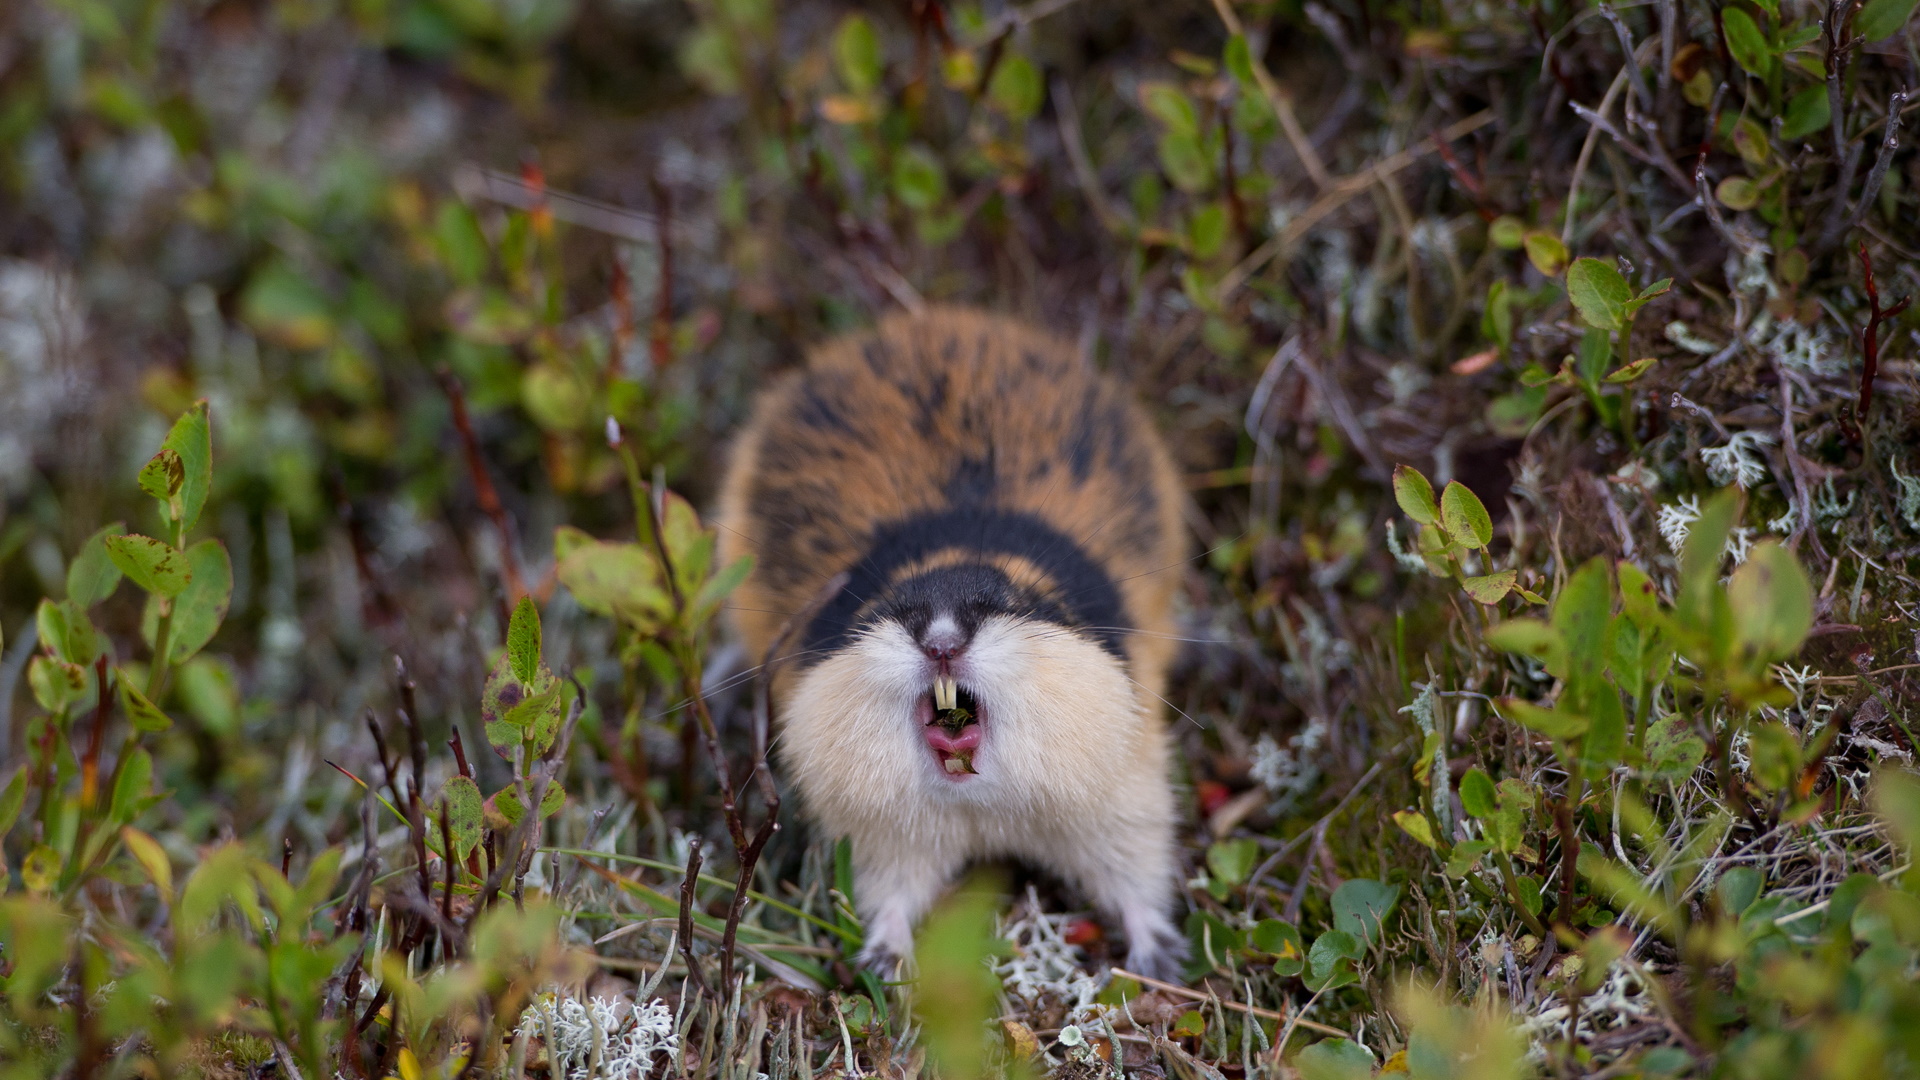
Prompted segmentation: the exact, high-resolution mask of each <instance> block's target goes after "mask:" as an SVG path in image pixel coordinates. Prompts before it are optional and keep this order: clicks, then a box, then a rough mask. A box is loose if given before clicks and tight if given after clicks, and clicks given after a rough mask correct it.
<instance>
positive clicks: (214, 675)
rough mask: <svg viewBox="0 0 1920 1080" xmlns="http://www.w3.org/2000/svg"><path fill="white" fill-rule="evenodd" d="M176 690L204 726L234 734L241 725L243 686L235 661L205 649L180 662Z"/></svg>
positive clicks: (226, 733) (219, 733) (189, 710)
mask: <svg viewBox="0 0 1920 1080" xmlns="http://www.w3.org/2000/svg"><path fill="white" fill-rule="evenodd" d="M174 691H175V693H177V694H178V695H179V697H180V700H181V702H182V703H183V704H185V705H186V707H187V711H188V712H189V713H191V714H193V718H194V719H195V720H198V721H200V726H201V727H203V728H205V729H206V730H207V731H208V732H210V733H211V734H214V735H232V734H234V733H235V732H237V731H238V730H239V726H240V686H239V682H238V680H237V679H235V677H234V674H233V665H232V664H230V663H227V662H226V661H225V660H221V659H216V658H214V657H211V656H208V655H206V654H205V653H202V654H201V655H199V656H196V657H194V658H193V659H192V660H189V661H187V662H186V663H184V664H182V665H180V670H179V674H178V675H177V676H176V680H175V682H174Z"/></svg>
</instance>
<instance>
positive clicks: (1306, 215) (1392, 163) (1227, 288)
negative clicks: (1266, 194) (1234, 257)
mask: <svg viewBox="0 0 1920 1080" xmlns="http://www.w3.org/2000/svg"><path fill="white" fill-rule="evenodd" d="M1493 120H1494V113H1493V110H1492V109H1482V110H1481V111H1479V112H1477V113H1474V114H1473V115H1472V116H1469V117H1467V118H1466V119H1464V120H1458V121H1455V122H1454V123H1452V124H1449V125H1448V126H1446V127H1445V128H1442V129H1441V130H1440V134H1439V135H1438V136H1437V138H1439V139H1440V140H1442V141H1444V142H1452V141H1453V140H1455V139H1458V138H1462V137H1464V136H1466V135H1470V134H1472V133H1473V132H1475V131H1478V130H1480V129H1481V128H1483V127H1485V126H1487V125H1488V124H1491V123H1493ZM1434 145H1435V144H1434V141H1433V139H1423V140H1421V141H1420V142H1417V143H1414V144H1413V145H1412V146H1409V147H1408V148H1407V149H1405V150H1402V151H1400V152H1399V153H1396V154H1393V155H1390V156H1388V157H1385V158H1382V159H1380V160H1379V161H1377V162H1375V163H1373V164H1372V165H1369V166H1367V167H1366V168H1364V169H1361V170H1360V171H1359V172H1356V173H1354V174H1353V175H1351V176H1347V177H1343V178H1341V179H1340V180H1337V181H1335V182H1334V183H1333V185H1332V186H1331V187H1329V188H1328V189H1327V190H1326V192H1324V193H1323V194H1322V195H1321V196H1320V197H1319V198H1317V199H1315V200H1314V201H1313V203H1312V205H1310V206H1308V207H1307V208H1306V209H1305V210H1302V211H1301V212H1300V214H1299V216H1297V217H1295V218H1293V219H1292V220H1291V221H1288V222H1287V227H1286V228H1284V229H1282V230H1280V232H1278V233H1276V234H1275V235H1273V236H1272V237H1270V238H1268V240H1267V242H1266V243H1264V244H1261V245H1260V246H1259V247H1257V248H1255V249H1254V250H1253V252H1252V253H1251V254H1249V255H1248V256H1247V257H1246V258H1244V259H1242V260H1240V262H1239V263H1238V264H1237V265H1235V266H1234V268H1233V269H1231V270H1229V271H1227V272H1226V273H1225V274H1223V275H1221V278H1220V283H1219V284H1218V285H1216V286H1215V287H1214V297H1215V299H1217V300H1219V301H1220V302H1221V303H1225V302H1226V301H1227V300H1228V299H1229V298H1231V297H1232V296H1233V294H1234V293H1236V292H1238V291H1239V289H1240V287H1241V286H1242V285H1245V284H1246V283H1247V279H1249V278H1251V277H1252V276H1253V275H1254V274H1256V273H1258V272H1259V271H1260V268H1261V267H1263V266H1265V265H1267V263H1269V262H1271V261H1272V260H1273V259H1274V257H1275V256H1277V255H1279V254H1280V253H1281V252H1283V251H1286V250H1288V249H1290V248H1292V247H1293V245H1295V244H1297V243H1299V242H1300V240H1301V238H1302V237H1304V236H1306V235H1307V233H1309V232H1312V231H1313V229H1314V227H1315V226H1317V225H1319V224H1320V223H1321V222H1322V221H1324V220H1326V219H1327V217H1329V216H1330V215H1332V214H1333V212H1334V211H1336V210H1338V209H1340V208H1341V207H1343V206H1345V205H1346V204H1347V203H1349V202H1351V201H1352V200H1353V198H1354V196H1356V195H1359V194H1361V193H1363V192H1365V191H1366V190H1367V189H1368V188H1371V187H1372V186H1373V185H1374V183H1375V182H1376V181H1378V180H1382V179H1385V178H1386V177H1389V176H1392V175H1393V174H1394V173H1397V172H1399V171H1400V170H1401V169H1404V168H1406V167H1407V166H1408V165H1411V164H1413V163H1414V162H1415V161H1418V160H1419V159H1421V158H1423V157H1425V156H1426V155H1428V154H1430V153H1433V148H1434Z"/></svg>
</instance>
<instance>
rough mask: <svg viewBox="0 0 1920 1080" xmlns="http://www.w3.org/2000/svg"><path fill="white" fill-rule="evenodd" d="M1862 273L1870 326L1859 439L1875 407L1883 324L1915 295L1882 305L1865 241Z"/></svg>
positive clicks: (1857, 416) (1856, 427)
mask: <svg viewBox="0 0 1920 1080" xmlns="http://www.w3.org/2000/svg"><path fill="white" fill-rule="evenodd" d="M1860 274H1861V276H1862V277H1863V278H1865V279H1866V286H1867V326H1866V329H1864V330H1862V331H1861V332H1860V356H1861V359H1862V361H1863V363H1862V364H1861V367H1860V404H1859V408H1858V409H1857V410H1855V413H1854V422H1853V424H1852V425H1850V426H1851V427H1852V430H1851V431H1850V432H1849V435H1850V436H1851V437H1852V439H1853V441H1854V442H1856V443H1857V442H1859V441H1860V440H1861V439H1862V437H1863V435H1864V431H1865V429H1866V426H1867V410H1869V409H1871V408H1873V380H1874V377H1875V376H1876V375H1878V374H1879V373H1880V324H1881V323H1885V322H1891V321H1893V320H1894V319H1896V318H1899V317H1900V313H1901V312H1903V311H1905V310H1907V305H1908V304H1910V303H1912V302H1913V297H1911V296H1903V297H1901V298H1900V299H1899V301H1898V302H1896V303H1895V304H1894V305H1893V306H1892V307H1890V308H1882V307H1881V306H1880V286H1879V284H1878V283H1877V282H1875V281H1874V279H1873V259H1872V258H1871V257H1869V256H1868V255H1867V244H1866V241H1864V240H1862V241H1861V242H1860Z"/></svg>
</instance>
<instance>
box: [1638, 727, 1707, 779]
mask: <svg viewBox="0 0 1920 1080" xmlns="http://www.w3.org/2000/svg"><path fill="white" fill-rule="evenodd" d="M1706 757H1707V744H1706V743H1705V742H1703V741H1701V739H1700V737H1699V736H1697V735H1695V734H1694V733H1693V728H1692V727H1691V725H1689V724H1688V723H1687V721H1686V720H1685V719H1684V718H1683V717H1681V716H1679V715H1678V714H1669V715H1667V716H1663V717H1661V718H1660V719H1658V720H1655V721H1654V722H1653V726H1652V727H1650V728H1648V729H1647V768H1646V776H1647V778H1648V779H1649V780H1655V781H1669V782H1672V783H1680V782H1682V781H1685V780H1686V778H1687V777H1689V776H1692V775H1693V770H1695V769H1697V768H1699V767H1700V763H1701V762H1702V761H1704V760H1706Z"/></svg>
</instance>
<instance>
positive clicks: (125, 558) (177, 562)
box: [103, 533, 193, 600]
mask: <svg viewBox="0 0 1920 1080" xmlns="http://www.w3.org/2000/svg"><path fill="white" fill-rule="evenodd" d="M103 542H104V543H105V544H106V548H107V557H108V558H110V559H112V560H113V565H115V566H117V567H119V568H120V570H121V572H122V573H124V574H126V575H127V576H128V577H130V578H132V579H133V583H134V584H135V585H138V586H140V587H141V588H142V589H145V590H147V591H148V592H150V593H153V594H155V595H156V596H160V597H164V598H166V599H168V600H171V599H173V598H174V597H176V596H179V595H180V594H181V593H182V592H183V591H185V590H186V587H187V583H188V582H189V581H191V580H192V578H193V574H192V571H190V570H189V569H188V568H187V559H186V556H185V555H184V554H182V553H181V552H180V551H179V550H178V549H176V548H174V547H173V546H171V545H169V544H164V543H161V542H160V541H158V540H155V539H154V538H153V537H151V536H141V535H139V534H137V533H135V534H132V535H128V536H109V537H107V538H106V539H105V541H103Z"/></svg>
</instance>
